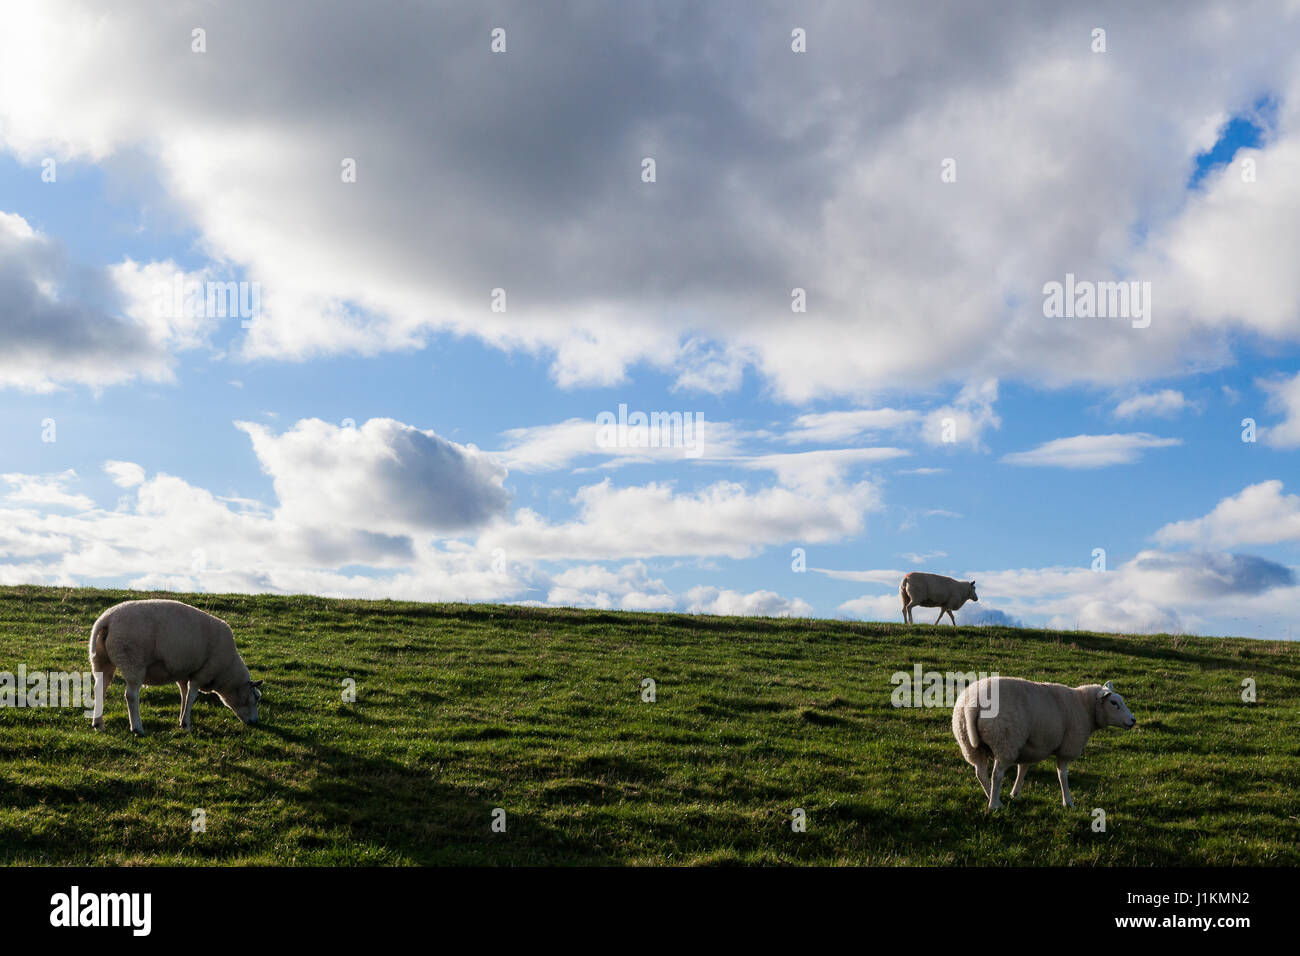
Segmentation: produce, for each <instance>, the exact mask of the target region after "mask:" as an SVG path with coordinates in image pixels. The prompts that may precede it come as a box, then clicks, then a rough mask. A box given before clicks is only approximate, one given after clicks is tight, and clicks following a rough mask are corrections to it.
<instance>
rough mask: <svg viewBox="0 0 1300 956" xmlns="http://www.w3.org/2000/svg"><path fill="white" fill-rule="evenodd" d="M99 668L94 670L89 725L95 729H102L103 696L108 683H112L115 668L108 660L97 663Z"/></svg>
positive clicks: (106, 690)
mask: <svg viewBox="0 0 1300 956" xmlns="http://www.w3.org/2000/svg"><path fill="white" fill-rule="evenodd" d="M98 666H99V670H97V671H95V712H94V716H93V718H92V719H91V721H90V726H91V727H94V728H95V729H96V730H103V729H104V696H105V695H106V694H107V693H108V685H109V684H111V683H113V672H114V671H115V670H116V668H115V667H114V666H113V665H112V664H111V663H110V662H108V661H104V662H102V663H101V664H99V665H98Z"/></svg>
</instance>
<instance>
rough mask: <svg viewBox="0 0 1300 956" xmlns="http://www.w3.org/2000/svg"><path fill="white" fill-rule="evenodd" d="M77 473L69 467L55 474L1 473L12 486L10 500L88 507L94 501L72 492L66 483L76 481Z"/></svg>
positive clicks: (80, 507)
mask: <svg viewBox="0 0 1300 956" xmlns="http://www.w3.org/2000/svg"><path fill="white" fill-rule="evenodd" d="M76 479H77V473H76V472H75V471H74V470H72V469H71V468H69V469H68V470H67V471H62V472H59V473H58V474H54V475H23V474H16V473H12V472H11V473H9V474H6V475H0V481H3V482H5V483H6V484H8V485H9V486H10V490H9V491H8V492H7V493H6V494H5V498H6V499H7V500H9V501H15V502H21V503H23V504H33V505H54V506H57V507H60V508H78V509H83V510H84V509H86V508H90V507H92V506H93V505H94V501H92V500H91V499H90V498H87V497H86V496H85V495H74V494H70V493H69V492H68V491H67V490H66V487H65V486H66V485H68V484H69V483H70V482H73V481H76Z"/></svg>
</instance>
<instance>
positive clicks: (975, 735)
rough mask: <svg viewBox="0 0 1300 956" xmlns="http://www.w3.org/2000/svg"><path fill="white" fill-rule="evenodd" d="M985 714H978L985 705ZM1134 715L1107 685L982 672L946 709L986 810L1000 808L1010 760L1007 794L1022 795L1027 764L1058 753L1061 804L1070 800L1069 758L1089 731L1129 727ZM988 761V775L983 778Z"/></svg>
mask: <svg viewBox="0 0 1300 956" xmlns="http://www.w3.org/2000/svg"><path fill="white" fill-rule="evenodd" d="M984 704H987V705H988V712H987V713H984V712H983V705H984ZM1136 723H1137V718H1135V717H1134V716H1133V714H1132V713H1131V712H1130V711H1129V709H1128V705H1127V704H1125V703H1124V698H1122V697H1120V696H1119V694H1117V693H1115V689H1114V688H1113V687H1112V686H1111V682H1110V681H1107V682H1106V683H1105V684H1104V685H1101V684H1084V685H1083V686H1082V687H1066V686H1065V685H1064V684H1040V683H1038V682H1036V681H1030V680H1021V679H1019V678H1017V677H985V678H983V679H982V680H978V681H976V682H975V683H973V684H970V685H968V686H967V687H966V689H965V690H963V691H962V693H961V696H960V697H958V698H957V704H956V706H955V707H953V709H952V734H953V736H954V737H956V738H957V745H958V746H959V747H961V752H962V755H963V756H964V757H965V758H966V761H967V763H970V764H972V765H973V766H974V767H975V776H976V777H977V778H979V782H980V786H981V787H983V788H984V794H985V796H987V797H988V799H989V806H988V808H989V810H996V809H998V808H999V807H1001V806H1002V801H1001V800H1000V799H999V796H998V795H999V793H1000V792H1001V790H1002V777H1003V775H1004V774H1005V773H1006V772H1007V768H1008V767H1010V766H1011V765H1012V764H1016V765H1017V767H1018V769H1017V771H1016V785H1015V786H1014V787H1012V788H1011V797H1012V799H1015V798H1016V797H1018V796H1020V788H1021V787H1022V786H1024V783H1025V775H1026V773H1027V772H1028V770H1029V766H1030V764H1035V763H1038V762H1039V761H1040V760H1045V759H1046V758H1047V757H1050V756H1055V757H1056V774H1057V777H1058V778H1059V779H1060V781H1061V802H1062V803H1063V804H1064V805H1065V806H1067V807H1072V806H1074V801H1073V800H1072V799H1070V778H1069V774H1068V768H1069V766H1070V761H1071V760H1074V759H1076V758H1077V757H1078V756H1079V755H1080V754H1081V753H1083V747H1084V745H1085V744H1086V743H1087V742H1088V738H1089V737H1090V736H1091V735H1092V732H1093V731H1094V730H1099V729H1101V728H1102V727H1123V728H1124V729H1125V730H1129V729H1131V728H1132V727H1133V726H1134V725H1135V724H1136ZM989 760H992V761H993V776H992V779H991V780H990V778H989V768H988V763H989Z"/></svg>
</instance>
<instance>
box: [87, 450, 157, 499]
mask: <svg viewBox="0 0 1300 956" xmlns="http://www.w3.org/2000/svg"><path fill="white" fill-rule="evenodd" d="M104 471H105V472H107V473H108V476H109V477H110V478H112V479H113V484H115V485H117V486H118V487H119V488H134V487H135V486H136V485H139V484H142V483H143V482H144V469H143V468H141V467H140V466H139V465H137V464H135V462H130V461H106V462H104ZM87 507H89V506H87Z"/></svg>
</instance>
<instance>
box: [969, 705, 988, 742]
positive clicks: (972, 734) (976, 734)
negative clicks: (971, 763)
mask: <svg viewBox="0 0 1300 956" xmlns="http://www.w3.org/2000/svg"><path fill="white" fill-rule="evenodd" d="M964 709H965V711H966V713H965V715H964V716H965V718H966V739H967V740H968V741H969V742H970V745H971V747H972V748H973V749H974V750H975V751H976V752H979V751H981V750H987V749H988V748H987V747H985V746H984V741H982V740H981V739H980V730H979V716H980V709H979V704H978V703H976V704H975V706H971V707H966V708H964Z"/></svg>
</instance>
